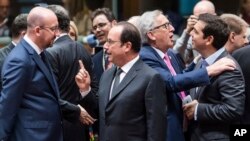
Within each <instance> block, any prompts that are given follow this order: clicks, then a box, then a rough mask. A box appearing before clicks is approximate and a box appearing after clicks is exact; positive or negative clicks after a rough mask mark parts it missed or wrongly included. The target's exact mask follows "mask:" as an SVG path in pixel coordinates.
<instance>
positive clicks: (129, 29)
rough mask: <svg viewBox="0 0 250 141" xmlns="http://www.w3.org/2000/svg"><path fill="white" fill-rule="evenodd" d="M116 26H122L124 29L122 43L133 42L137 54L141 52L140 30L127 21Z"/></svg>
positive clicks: (121, 37)
mask: <svg viewBox="0 0 250 141" xmlns="http://www.w3.org/2000/svg"><path fill="white" fill-rule="evenodd" d="M115 26H122V28H123V29H122V33H121V36H120V40H121V42H122V43H126V42H131V44H132V49H133V50H134V51H135V52H139V51H140V49H141V36H140V32H139V31H138V29H137V28H136V27H135V26H134V25H133V24H131V23H129V22H126V21H123V22H119V23H118V24H116V25H115Z"/></svg>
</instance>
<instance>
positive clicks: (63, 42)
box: [47, 35, 98, 141]
mask: <svg viewBox="0 0 250 141" xmlns="http://www.w3.org/2000/svg"><path fill="white" fill-rule="evenodd" d="M47 51H48V59H49V62H50V64H51V66H52V69H53V72H54V74H55V76H56V80H57V82H58V85H59V91H60V96H61V98H62V99H64V100H67V101H69V102H71V103H74V104H80V105H82V106H83V107H84V108H85V109H86V110H87V111H88V112H89V113H90V114H91V115H92V116H95V117H96V118H97V115H93V113H95V111H94V110H97V109H98V108H97V107H94V105H95V104H93V103H92V102H95V99H96V98H95V96H96V93H97V91H98V83H97V81H96V78H95V75H94V72H93V64H92V60H91V57H90V54H89V53H88V52H87V50H86V49H85V48H84V47H83V46H82V45H81V44H80V43H78V42H75V41H73V40H72V39H71V38H70V37H69V36H68V35H64V36H62V37H59V38H58V39H57V40H56V41H55V43H54V44H53V46H52V47H51V48H48V49H47ZM78 60H82V62H83V64H84V67H85V69H86V70H87V71H88V72H89V74H90V77H91V92H90V93H89V94H88V95H87V96H86V97H84V99H82V96H81V94H80V92H79V88H78V86H77V84H76V83H75V75H76V74H77V72H78V71H79V69H80V68H79V62H78ZM64 123H65V124H64V140H65V141H67V140H70V141H74V140H73V139H75V141H83V140H86V138H87V137H88V133H87V134H84V133H85V132H84V129H83V125H82V124H81V123H80V122H79V123H77V124H76V123H74V124H72V123H68V122H67V121H64Z"/></svg>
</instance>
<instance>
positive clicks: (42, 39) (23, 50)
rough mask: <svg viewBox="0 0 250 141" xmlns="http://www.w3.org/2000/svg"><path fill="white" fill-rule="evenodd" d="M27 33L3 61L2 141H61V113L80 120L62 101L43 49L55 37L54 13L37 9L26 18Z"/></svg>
mask: <svg viewBox="0 0 250 141" xmlns="http://www.w3.org/2000/svg"><path fill="white" fill-rule="evenodd" d="M27 24H28V27H27V33H26V35H25V36H24V38H23V39H22V40H21V41H20V43H19V44H18V45H17V46H16V47H15V48H14V49H13V50H12V51H11V53H10V54H9V55H8V57H7V58H6V60H5V62H4V64H3V69H2V80H3V82H2V86H3V89H2V91H1V95H0V140H1V141H62V140H63V136H62V125H61V121H62V117H61V108H62V114H64V112H65V111H66V112H68V114H67V116H65V118H68V119H69V120H72V121H76V120H78V119H79V115H80V108H78V107H77V106H74V105H70V104H68V103H66V102H63V101H61V100H60V98H59V90H58V86H57V83H56V81H55V78H54V76H53V74H52V71H51V68H50V66H49V65H48V62H47V59H46V52H45V48H47V47H48V46H50V45H51V44H52V43H53V41H54V39H55V37H56V36H57V35H58V22H57V17H56V15H55V14H54V12H52V11H50V10H48V9H45V8H42V7H36V8H34V9H32V10H31V11H30V13H29V15H28V17H27Z"/></svg>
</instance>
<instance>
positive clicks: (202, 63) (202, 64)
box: [201, 59, 208, 68]
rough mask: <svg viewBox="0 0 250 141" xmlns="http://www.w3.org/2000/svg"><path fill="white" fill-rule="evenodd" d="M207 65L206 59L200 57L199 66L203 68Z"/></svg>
mask: <svg viewBox="0 0 250 141" xmlns="http://www.w3.org/2000/svg"><path fill="white" fill-rule="evenodd" d="M207 66H208V63H207V61H206V60H205V59H202V61H201V68H205V67H207Z"/></svg>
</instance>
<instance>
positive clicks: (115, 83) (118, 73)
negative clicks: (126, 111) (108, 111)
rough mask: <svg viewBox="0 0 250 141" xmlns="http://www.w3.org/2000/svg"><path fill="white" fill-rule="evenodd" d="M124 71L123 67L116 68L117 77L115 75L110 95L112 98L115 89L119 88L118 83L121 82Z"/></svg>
mask: <svg viewBox="0 0 250 141" xmlns="http://www.w3.org/2000/svg"><path fill="white" fill-rule="evenodd" d="M122 72H123V71H122V69H121V68H118V69H117V70H116V73H115V77H114V84H113V88H112V92H111V95H110V99H111V98H112V97H113V96H114V94H115V90H116V89H117V87H118V85H119V84H120V74H121V73H122Z"/></svg>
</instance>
